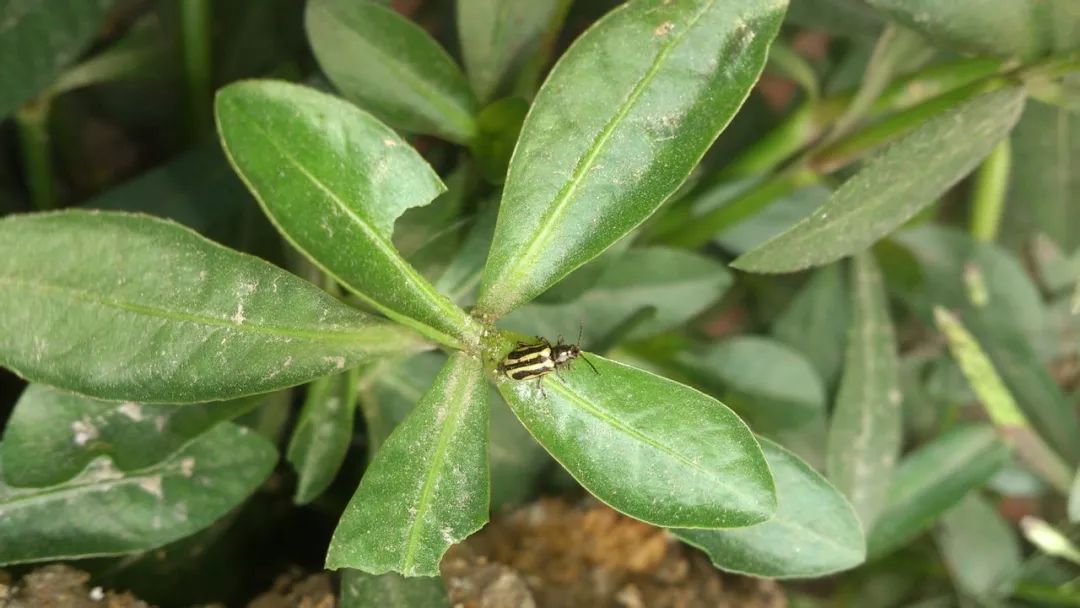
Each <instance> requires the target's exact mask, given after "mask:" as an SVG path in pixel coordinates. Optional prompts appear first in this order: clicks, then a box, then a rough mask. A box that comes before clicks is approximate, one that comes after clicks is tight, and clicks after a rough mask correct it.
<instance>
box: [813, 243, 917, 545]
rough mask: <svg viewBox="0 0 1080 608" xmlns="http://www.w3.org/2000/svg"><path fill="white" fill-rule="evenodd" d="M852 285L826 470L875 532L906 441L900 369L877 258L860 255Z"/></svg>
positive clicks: (861, 517)
mask: <svg viewBox="0 0 1080 608" xmlns="http://www.w3.org/2000/svg"><path fill="white" fill-rule="evenodd" d="M851 285H852V308H853V309H854V311H855V314H854V317H853V318H852V320H851V330H850V331H849V333H848V343H847V354H846V356H845V358H844V374H843V376H842V377H841V379H840V388H839V391H838V392H837V396H836V406H835V408H834V409H833V412H832V418H831V420H830V425H829V445H828V452H827V464H826V471H827V472H828V475H829V480H830V481H832V482H833V483H834V484H835V485H836V487H837V489H839V490H840V491H841V492H843V493H844V495H845V496H847V497H848V499H850V500H851V504H852V505H854V507H855V511H856V512H857V513H858V514H859V519H860V520H861V521H862V523H863V527H864V528H865V529H867V530H870V529H871V528H872V527H873V525H874V521H875V520H876V519H877V516H878V514H879V513H881V510H882V508H883V507H884V506H885V502H886V499H887V496H888V493H889V484H890V483H891V481H892V475H893V468H894V467H895V465H896V459H897V457H898V456H899V455H900V445H901V441H902V439H903V419H902V417H901V410H900V404H901V399H902V396H901V394H900V364H899V361H898V360H897V354H896V336H895V335H894V334H895V332H894V330H893V326H892V319H890V318H889V306H888V300H887V299H886V297H885V287H884V284H883V282H882V278H881V271H879V270H878V267H877V263H876V262H875V261H874V255H873V253H871V252H869V251H866V252H863V253H860V254H858V255H856V256H855V259H854V260H853V263H852V272H851Z"/></svg>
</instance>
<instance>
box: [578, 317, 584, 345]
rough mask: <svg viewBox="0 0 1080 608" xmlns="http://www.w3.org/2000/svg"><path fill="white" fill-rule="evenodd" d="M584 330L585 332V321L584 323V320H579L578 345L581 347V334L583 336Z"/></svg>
mask: <svg viewBox="0 0 1080 608" xmlns="http://www.w3.org/2000/svg"><path fill="white" fill-rule="evenodd" d="M584 330H585V321H584V320H582V319H578V328H577V343H578V344H579V345H580V344H581V334H582V332H583V331H584Z"/></svg>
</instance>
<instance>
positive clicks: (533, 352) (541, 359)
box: [499, 330, 600, 393]
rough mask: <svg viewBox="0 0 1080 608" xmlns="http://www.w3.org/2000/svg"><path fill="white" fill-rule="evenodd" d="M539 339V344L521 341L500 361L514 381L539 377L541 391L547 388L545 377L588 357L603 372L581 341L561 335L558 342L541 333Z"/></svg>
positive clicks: (537, 381)
mask: <svg viewBox="0 0 1080 608" xmlns="http://www.w3.org/2000/svg"><path fill="white" fill-rule="evenodd" d="M536 340H537V343H536V344H526V343H524V342H518V343H517V347H516V348H515V349H514V350H512V351H510V353H509V354H507V355H506V358H505V359H503V360H502V363H500V364H499V372H500V373H502V374H504V375H505V376H506V377H507V378H509V379H511V380H533V379H535V380H536V385H537V386H539V387H540V392H541V393H542V392H543V391H544V385H543V384H542V379H543V377H544V376H546V375H548V374H550V373H551V372H556V373H558V371H559V368H560V367H563V366H566V365H570V363H571V362H573V361H574V360H575V359H577V358H578V357H581V358H582V359H584V361H585V363H588V364H589V367H591V368H592V370H593V371H594V372H596V373H597V374H599V373H600V372H599V371H598V370H597V369H596V366H595V365H593V364H592V361H589V359H588V358H586V357H585V355H584V354H583V353H582V352H581V348H580V347H579V346H578V345H577V344H564V343H563V338H562V336H559V340H558V342H556V343H555V344H552V343H551V342H549V341H548V339H547V338H543V337H540V336H537V337H536ZM578 341H579V342H580V341H581V331H580V330H578Z"/></svg>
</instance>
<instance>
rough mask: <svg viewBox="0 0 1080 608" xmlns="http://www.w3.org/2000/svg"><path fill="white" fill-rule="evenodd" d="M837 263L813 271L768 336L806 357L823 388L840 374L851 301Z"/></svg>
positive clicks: (777, 319)
mask: <svg viewBox="0 0 1080 608" xmlns="http://www.w3.org/2000/svg"><path fill="white" fill-rule="evenodd" d="M848 293H849V292H848V290H847V285H846V281H845V280H844V274H843V271H842V269H841V267H840V265H839V264H833V265H831V266H826V267H824V268H822V269H821V270H818V271H816V272H814V274H813V275H812V276H811V277H810V280H809V281H807V283H806V285H805V286H803V288H802V290H801V291H799V293H798V294H796V295H795V298H794V299H793V300H792V301H791V304H789V305H788V307H787V308H786V309H784V311H783V312H782V313H780V316H778V317H777V318H776V321H775V322H774V323H773V326H772V335H773V337H775V338H776V339H778V340H780V341H781V342H785V343H787V344H789V345H791V346H793V347H794V348H796V349H797V350H799V352H801V353H803V354H804V355H806V357H807V358H808V359H810V361H811V362H813V364H814V365H815V366H816V367H817V369H818V372H820V373H821V377H822V378H823V379H824V380H825V383H826V384H827V385H832V384H833V382H835V379H836V377H837V376H838V375H839V374H840V366H841V363H842V361H843V359H844V349H845V345H846V344H847V331H848V327H849V325H850V320H851V315H852V312H851V298H850V297H849V296H848Z"/></svg>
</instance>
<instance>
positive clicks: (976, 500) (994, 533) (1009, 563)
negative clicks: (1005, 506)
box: [937, 494, 1021, 599]
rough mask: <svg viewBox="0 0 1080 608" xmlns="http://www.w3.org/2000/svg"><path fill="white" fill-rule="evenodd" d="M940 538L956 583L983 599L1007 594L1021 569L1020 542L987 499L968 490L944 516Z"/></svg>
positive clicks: (946, 560)
mask: <svg viewBox="0 0 1080 608" xmlns="http://www.w3.org/2000/svg"><path fill="white" fill-rule="evenodd" d="M937 542H938V546H939V547H940V548H941V555H942V558H944V560H945V565H946V566H948V568H949V572H950V573H951V574H952V577H953V581H955V583H956V586H957V587H958V588H960V589H961V590H963V591H964V592H965V593H966V594H969V595H972V596H974V597H977V598H982V599H993V598H1001V597H1005V596H1007V595H1008V594H1009V593H1010V592H1011V591H1012V583H1013V581H1012V579H1013V578H1014V577H1016V576H1017V574H1019V571H1020V563H1021V562H1020V560H1021V553H1020V542H1019V540H1018V539H1017V537H1016V532H1015V531H1014V530H1013V528H1012V526H1010V525H1009V523H1008V522H1006V521H1005V520H1004V518H1002V517H1001V515H1000V514H999V513H998V512H997V509H996V508H994V506H993V505H991V504H990V503H989V502H987V500H986V499H984V498H982V497H980V496H979V495H978V494H969V495H968V496H967V497H966V498H964V500H962V501H961V502H960V504H958V505H956V506H955V507H953V508H952V509H951V510H949V511H948V512H947V513H945V515H944V516H942V518H941V524H940V525H939V527H938V531H937Z"/></svg>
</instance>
